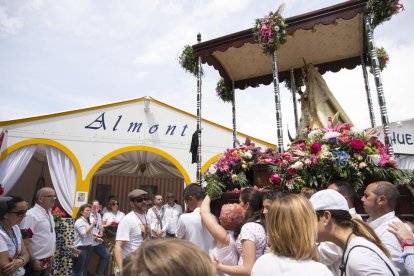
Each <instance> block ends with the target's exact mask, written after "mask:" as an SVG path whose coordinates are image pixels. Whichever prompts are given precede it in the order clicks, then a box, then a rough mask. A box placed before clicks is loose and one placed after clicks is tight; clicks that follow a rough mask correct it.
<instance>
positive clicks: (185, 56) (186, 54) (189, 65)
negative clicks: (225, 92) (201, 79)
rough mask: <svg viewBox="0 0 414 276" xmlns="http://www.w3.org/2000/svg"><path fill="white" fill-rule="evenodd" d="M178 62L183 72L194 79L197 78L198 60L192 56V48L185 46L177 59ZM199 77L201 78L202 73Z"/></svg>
mask: <svg viewBox="0 0 414 276" xmlns="http://www.w3.org/2000/svg"><path fill="white" fill-rule="evenodd" d="M178 62H179V63H180V65H181V67H182V68H183V69H184V70H185V71H187V72H188V73H190V74H192V75H193V76H195V77H197V76H198V71H199V68H198V59H197V58H196V57H195V56H194V50H193V47H191V46H190V45H185V46H184V49H183V52H182V53H181V55H180V56H179V57H178ZM201 76H203V71H201Z"/></svg>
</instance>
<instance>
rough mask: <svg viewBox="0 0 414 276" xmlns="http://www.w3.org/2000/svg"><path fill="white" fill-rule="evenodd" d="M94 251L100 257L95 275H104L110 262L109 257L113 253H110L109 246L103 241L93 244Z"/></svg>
mask: <svg viewBox="0 0 414 276" xmlns="http://www.w3.org/2000/svg"><path fill="white" fill-rule="evenodd" d="M92 252H93V253H95V254H96V255H98V256H99V257H100V259H99V264H98V268H97V269H96V274H95V275H96V276H103V275H104V272H105V268H106V265H107V264H108V261H109V257H110V256H111V253H109V250H108V248H107V247H106V246H105V245H104V244H102V243H101V244H98V245H95V246H92Z"/></svg>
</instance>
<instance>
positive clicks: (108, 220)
mask: <svg viewBox="0 0 414 276" xmlns="http://www.w3.org/2000/svg"><path fill="white" fill-rule="evenodd" d="M124 217H125V213H124V212H121V211H118V212H116V215H115V214H114V213H112V212H106V213H105V214H104V215H103V218H102V221H104V222H106V224H105V225H111V223H112V222H114V221H115V222H116V223H120V222H121V220H122V219H123V218H124Z"/></svg>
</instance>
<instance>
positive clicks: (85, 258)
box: [71, 245, 92, 276]
mask: <svg viewBox="0 0 414 276" xmlns="http://www.w3.org/2000/svg"><path fill="white" fill-rule="evenodd" d="M78 249H79V250H80V251H81V253H80V254H79V257H77V258H74V259H73V268H72V273H71V275H72V276H87V275H88V264H89V258H90V257H91V255H92V246H91V245H87V246H79V247H78Z"/></svg>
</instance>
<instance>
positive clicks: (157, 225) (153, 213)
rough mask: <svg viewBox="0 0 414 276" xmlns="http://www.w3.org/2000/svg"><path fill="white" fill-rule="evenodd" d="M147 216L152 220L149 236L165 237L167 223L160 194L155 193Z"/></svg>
mask: <svg viewBox="0 0 414 276" xmlns="http://www.w3.org/2000/svg"><path fill="white" fill-rule="evenodd" d="M147 217H149V218H150V219H151V221H152V223H151V236H152V237H153V238H154V239H156V238H163V237H165V235H166V230H167V226H168V225H167V221H166V217H165V207H164V206H163V198H162V195H155V197H154V206H152V207H151V208H150V209H149V210H148V212H147Z"/></svg>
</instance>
